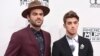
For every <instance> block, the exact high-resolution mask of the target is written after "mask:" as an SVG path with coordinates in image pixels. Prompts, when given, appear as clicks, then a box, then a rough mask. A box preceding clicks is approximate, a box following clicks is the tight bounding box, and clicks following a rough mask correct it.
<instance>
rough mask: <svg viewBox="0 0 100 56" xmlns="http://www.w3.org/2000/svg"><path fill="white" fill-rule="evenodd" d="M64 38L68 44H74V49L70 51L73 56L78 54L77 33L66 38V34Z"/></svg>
mask: <svg viewBox="0 0 100 56" xmlns="http://www.w3.org/2000/svg"><path fill="white" fill-rule="evenodd" d="M66 39H67V41H68V43H69V45H74V46H75V50H74V51H73V52H72V54H73V56H78V52H79V49H78V48H79V43H78V35H76V36H75V37H73V38H72V39H71V38H68V36H66Z"/></svg>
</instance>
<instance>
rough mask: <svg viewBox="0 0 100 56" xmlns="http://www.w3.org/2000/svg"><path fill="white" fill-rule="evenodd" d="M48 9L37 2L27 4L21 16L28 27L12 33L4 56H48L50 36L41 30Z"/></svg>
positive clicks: (49, 53)
mask: <svg viewBox="0 0 100 56" xmlns="http://www.w3.org/2000/svg"><path fill="white" fill-rule="evenodd" d="M49 11H50V9H49V8H48V7H47V6H44V5H43V4H42V3H41V2H39V1H37V0H36V1H33V2H31V3H29V5H28V8H27V9H25V10H24V11H23V12H22V16H23V17H24V18H26V19H27V20H28V21H29V23H30V24H29V25H28V26H27V27H26V28H24V29H21V30H19V31H17V32H14V33H13V35H12V37H11V40H10V42H9V45H8V48H7V50H6V53H5V55H4V56H50V55H51V52H50V49H51V47H50V45H51V37H50V34H49V33H48V32H46V31H44V30H42V29H41V25H42V23H43V17H44V16H46V15H47V14H48V13H49Z"/></svg>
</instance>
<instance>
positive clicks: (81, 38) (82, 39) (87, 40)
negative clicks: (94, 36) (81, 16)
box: [79, 36, 90, 43]
mask: <svg viewBox="0 0 100 56" xmlns="http://www.w3.org/2000/svg"><path fill="white" fill-rule="evenodd" d="M79 40H80V41H82V42H85V43H89V42H90V40H89V39H88V38H84V37H82V36H79Z"/></svg>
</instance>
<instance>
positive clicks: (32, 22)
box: [29, 20, 43, 27]
mask: <svg viewBox="0 0 100 56" xmlns="http://www.w3.org/2000/svg"><path fill="white" fill-rule="evenodd" d="M29 22H30V23H31V25H32V26H34V27H41V25H42V24H43V22H34V21H32V20H29Z"/></svg>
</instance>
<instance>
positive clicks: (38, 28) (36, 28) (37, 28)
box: [30, 24, 40, 31]
mask: <svg viewBox="0 0 100 56" xmlns="http://www.w3.org/2000/svg"><path fill="white" fill-rule="evenodd" d="M30 28H33V29H35V30H36V31H39V30H40V27H34V26H32V25H31V24H30Z"/></svg>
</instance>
